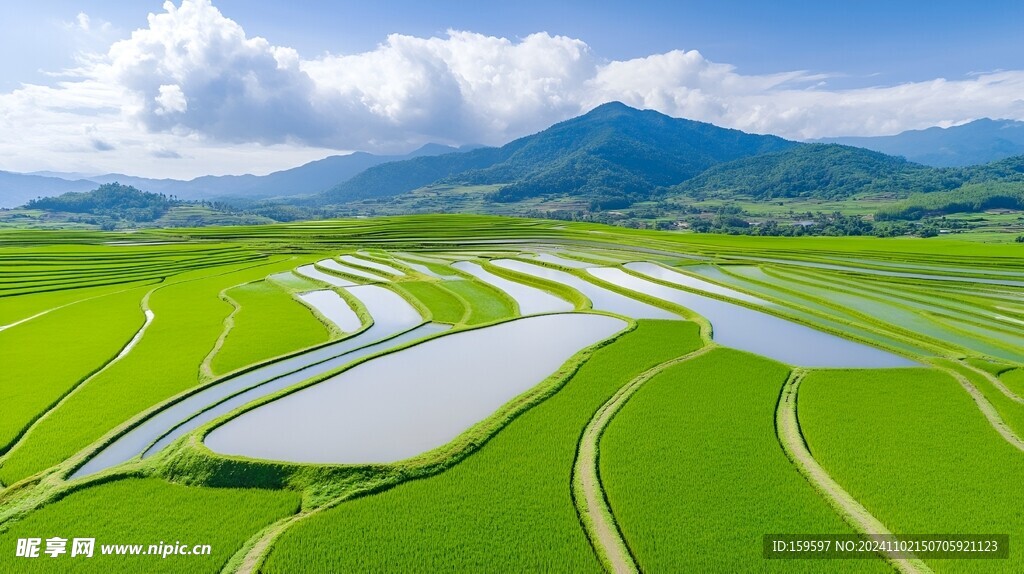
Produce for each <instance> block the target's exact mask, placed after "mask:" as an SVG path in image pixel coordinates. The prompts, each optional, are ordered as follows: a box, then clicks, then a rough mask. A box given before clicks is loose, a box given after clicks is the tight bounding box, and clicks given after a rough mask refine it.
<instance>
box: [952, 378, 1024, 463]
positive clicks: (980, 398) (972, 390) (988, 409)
mask: <svg viewBox="0 0 1024 574" xmlns="http://www.w3.org/2000/svg"><path fill="white" fill-rule="evenodd" d="M972 368H973V367H972ZM975 370H976V369H975ZM943 371H945V372H946V373H948V374H949V375H951V376H952V377H953V378H955V379H956V381H957V382H958V383H960V386H962V387H963V388H964V390H965V391H967V394H969V395H971V398H972V399H974V402H975V404H977V405H978V410H980V411H981V414H983V415H985V419H986V420H988V422H989V424H990V425H992V428H994V429H995V430H996V432H997V433H999V436H1001V437H1003V439H1004V440H1005V441H1006V442H1008V443H1010V445H1012V446H1013V447H1014V448H1016V449H1017V450H1020V451H1024V439H1021V437H1020V436H1018V435H1017V433H1015V432H1013V429H1011V428H1010V427H1009V426H1008V425H1007V424H1006V421H1004V420H1003V418H1002V417H1001V416H999V412H998V411H997V410H996V408H995V407H994V406H993V405H992V403H991V402H989V400H988V399H987V398H985V395H984V394H983V393H982V392H981V391H980V390H978V387H976V386H974V383H972V382H971V381H970V380H968V379H967V377H965V376H963V375H961V374H960V373H958V372H956V371H954V370H953V369H943ZM979 372H981V371H979ZM983 374H986V375H987V373H983ZM1000 386H1002V383H1000ZM1000 390H1002V389H1000ZM1005 392H1010V390H1009V389H1006V391H1005ZM1011 394H1012V393H1011ZM1013 396H1014V397H1016V395H1013Z"/></svg>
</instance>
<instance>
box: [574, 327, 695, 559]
mask: <svg viewBox="0 0 1024 574" xmlns="http://www.w3.org/2000/svg"><path fill="white" fill-rule="evenodd" d="M714 348H715V345H714V344H711V345H706V346H704V347H702V348H700V349H698V350H696V351H693V352H691V353H688V354H686V355H683V356H682V357H677V358H675V359H672V360H669V361H665V362H664V363H661V364H660V365H656V366H654V367H652V368H650V369H648V370H646V371H644V372H643V373H641V374H640V375H638V376H637V377H635V378H634V379H633V380H631V381H629V382H628V383H626V384H625V385H623V386H622V387H621V388H620V389H619V390H618V391H617V392H616V393H615V394H614V395H612V397H611V398H610V399H608V400H607V401H606V402H605V403H604V404H603V405H601V408H599V409H598V410H597V412H596V413H594V416H593V418H591V419H590V422H589V423H587V426H586V428H584V430H583V435H582V436H581V437H580V442H579V446H578V447H577V451H576V463H575V464H574V465H573V471H572V476H573V478H572V482H571V485H572V494H573V501H574V502H575V504H576V511H577V512H578V513H579V515H580V521H581V522H582V524H583V529H584V530H585V531H586V534H587V537H588V538H589V539H590V542H591V544H592V545H593V546H594V551H595V552H596V553H597V555H598V559H599V560H600V561H601V563H602V564H604V565H605V567H606V568H608V569H609V570H610V571H611V572H615V573H624V572H639V568H638V567H637V564H636V561H635V560H634V559H633V556H632V554H631V553H630V551H629V547H628V545H627V544H626V541H625V539H624V538H623V536H622V532H620V531H619V528H618V525H616V523H615V517H614V516H613V515H612V511H611V507H610V505H609V504H608V500H607V498H606V497H605V493H604V488H603V487H602V486H601V476H600V471H599V469H598V458H599V444H598V443H599V442H600V440H601V435H602V434H604V431H605V429H606V428H607V427H608V423H610V422H611V420H612V418H614V417H615V414H616V413H618V412H619V410H620V409H622V407H623V405H625V404H626V402H627V401H628V400H629V399H630V397H632V396H633V394H634V393H636V391H637V390H639V389H640V387H641V386H643V384H644V383H646V382H647V381H649V380H651V379H652V378H654V377H655V375H658V374H659V373H661V372H662V371H664V370H665V369H668V368H669V367H672V366H675V365H678V364H679V363H682V362H685V361H689V360H690V359H694V358H696V357H699V356H700V355H703V354H704V353H707V352H708V351H710V350H711V349H714Z"/></svg>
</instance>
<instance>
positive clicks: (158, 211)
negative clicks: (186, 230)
mask: <svg viewBox="0 0 1024 574" xmlns="http://www.w3.org/2000/svg"><path fill="white" fill-rule="evenodd" d="M175 204H176V202H175V201H171V200H169V199H167V196H165V195H161V194H157V193H149V192H146V191H142V190H139V189H136V188H134V187H131V186H128V185H121V184H117V183H105V184H103V185H100V186H99V187H97V188H96V189H94V190H92V191H86V192H69V193H62V194H61V195H58V196H57V197H43V198H40V199H33V200H31V201H29V202H28V204H27V205H26V206H25V207H26V208H28V209H42V210H45V211H58V212H68V213H87V214H90V215H107V216H110V217H116V218H119V219H126V220H129V221H133V222H134V221H153V220H154V219H157V218H159V217H160V216H161V215H163V214H164V213H167V210H168V209H170V208H171V207H172V206H174V205H175Z"/></svg>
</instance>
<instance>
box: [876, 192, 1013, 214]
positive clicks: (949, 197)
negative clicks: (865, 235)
mask: <svg viewBox="0 0 1024 574" xmlns="http://www.w3.org/2000/svg"><path fill="white" fill-rule="evenodd" d="M986 209H1024V183H980V184H969V185H965V186H963V187H960V188H957V189H954V190H951V191H944V192H941V193H930V194H929V193H915V194H914V195H911V196H910V197H909V198H907V199H906V201H903V202H900V203H898V204H896V205H893V206H891V207H884V208H882V209H879V210H878V212H877V213H876V214H875V219H876V220H897V219H904V220H917V219H921V218H923V217H926V216H937V215H947V214H950V213H977V212H979V211H985V210H986Z"/></svg>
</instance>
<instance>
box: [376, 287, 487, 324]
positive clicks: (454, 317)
mask: <svg viewBox="0 0 1024 574" xmlns="http://www.w3.org/2000/svg"><path fill="white" fill-rule="evenodd" d="M450 283H451V282H448V281H444V282H440V281H403V282H401V283H396V284H394V285H393V288H394V289H395V290H396V291H399V292H400V293H401V294H402V295H404V296H405V298H406V299H410V300H414V301H418V302H419V303H420V304H421V305H423V306H424V307H425V308H427V309H428V310H429V311H430V314H431V316H432V318H433V320H434V321H436V322H438V323H448V324H451V325H455V324H459V323H463V322H464V321H465V320H466V319H467V315H469V313H470V308H469V306H468V305H467V303H466V302H465V301H464V300H463V299H462V298H461V297H460V296H459V295H456V294H455V293H453V292H452V291H450V290H449V289H447V288H446V285H449V284H450Z"/></svg>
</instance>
